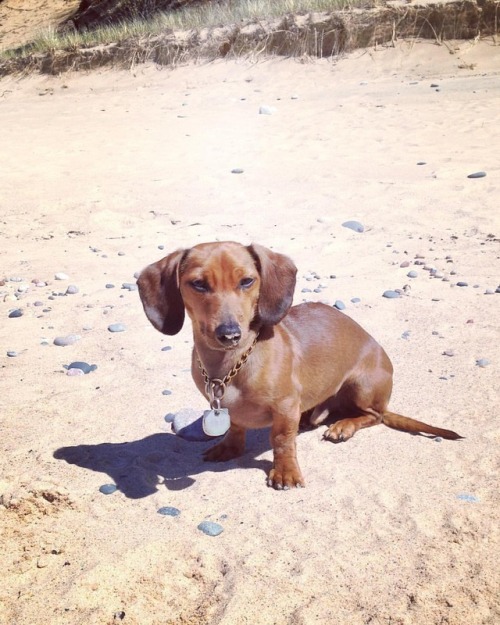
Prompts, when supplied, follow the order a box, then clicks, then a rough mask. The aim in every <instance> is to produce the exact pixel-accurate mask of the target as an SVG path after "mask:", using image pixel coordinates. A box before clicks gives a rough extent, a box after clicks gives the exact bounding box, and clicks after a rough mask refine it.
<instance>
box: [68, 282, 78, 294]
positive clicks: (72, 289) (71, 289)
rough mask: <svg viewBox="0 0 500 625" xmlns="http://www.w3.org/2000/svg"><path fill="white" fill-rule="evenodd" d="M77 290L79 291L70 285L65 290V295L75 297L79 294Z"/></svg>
mask: <svg viewBox="0 0 500 625" xmlns="http://www.w3.org/2000/svg"><path fill="white" fill-rule="evenodd" d="M79 290H80V289H79V288H78V287H77V286H75V285H74V284H70V285H69V286H68V288H67V289H66V295H75V294H76V293H78V292H79Z"/></svg>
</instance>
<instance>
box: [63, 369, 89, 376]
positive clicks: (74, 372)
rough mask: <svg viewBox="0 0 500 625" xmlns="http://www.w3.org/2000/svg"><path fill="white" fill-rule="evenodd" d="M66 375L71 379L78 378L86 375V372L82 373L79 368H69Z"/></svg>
mask: <svg viewBox="0 0 500 625" xmlns="http://www.w3.org/2000/svg"><path fill="white" fill-rule="evenodd" d="M66 375H69V376H71V377H78V376H80V375H85V372H84V371H82V370H81V369H77V368H74V369H73V368H71V367H70V368H68V370H67V371H66Z"/></svg>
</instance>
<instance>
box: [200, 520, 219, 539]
mask: <svg viewBox="0 0 500 625" xmlns="http://www.w3.org/2000/svg"><path fill="white" fill-rule="evenodd" d="M198 529H199V530H200V531H201V532H203V533H204V534H206V535H207V536H218V535H219V534H222V532H223V531H224V528H223V527H222V525H219V524H218V523H214V522H213V521H202V522H201V523H200V524H199V525H198Z"/></svg>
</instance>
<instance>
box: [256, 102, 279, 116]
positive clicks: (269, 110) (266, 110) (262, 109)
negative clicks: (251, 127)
mask: <svg viewBox="0 0 500 625" xmlns="http://www.w3.org/2000/svg"><path fill="white" fill-rule="evenodd" d="M274 113H276V109H275V108H274V106H268V105H267V104H262V105H261V106H259V115H273V114H274Z"/></svg>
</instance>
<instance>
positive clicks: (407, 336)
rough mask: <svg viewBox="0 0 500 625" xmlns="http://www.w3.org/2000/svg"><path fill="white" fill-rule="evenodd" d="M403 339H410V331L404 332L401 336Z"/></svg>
mask: <svg viewBox="0 0 500 625" xmlns="http://www.w3.org/2000/svg"><path fill="white" fill-rule="evenodd" d="M401 338H402V339H405V340H406V341H407V340H408V339H409V338H410V331H409V330H405V331H404V332H403V334H402V335H401Z"/></svg>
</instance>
